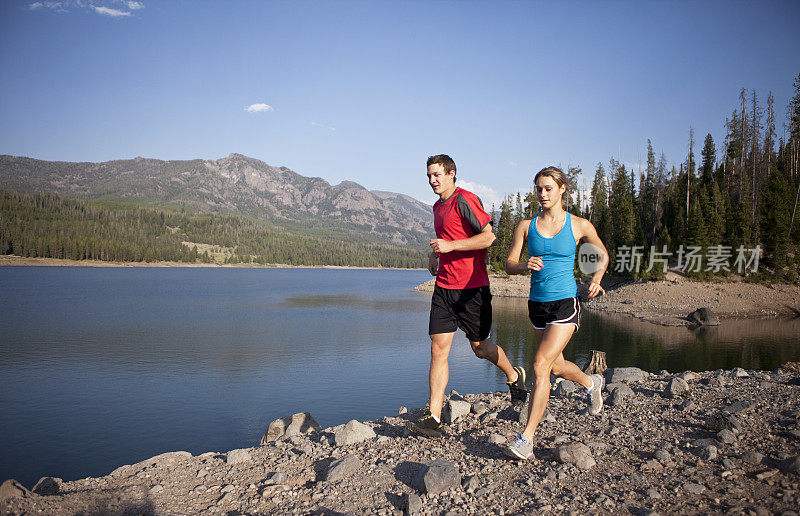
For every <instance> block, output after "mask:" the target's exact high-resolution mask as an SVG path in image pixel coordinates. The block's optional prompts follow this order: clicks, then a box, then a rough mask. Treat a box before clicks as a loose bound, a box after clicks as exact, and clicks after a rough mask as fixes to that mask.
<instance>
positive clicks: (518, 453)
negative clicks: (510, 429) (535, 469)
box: [503, 434, 533, 460]
mask: <svg viewBox="0 0 800 516" xmlns="http://www.w3.org/2000/svg"><path fill="white" fill-rule="evenodd" d="M503 452H504V453H505V454H506V455H508V456H509V457H511V458H512V459H521V460H527V459H530V458H531V457H533V443H531V442H530V441H529V440H527V439H525V438H524V437H523V436H522V434H517V437H516V438H515V439H514V442H513V443H511V444H507V445H505V446H504V447H503Z"/></svg>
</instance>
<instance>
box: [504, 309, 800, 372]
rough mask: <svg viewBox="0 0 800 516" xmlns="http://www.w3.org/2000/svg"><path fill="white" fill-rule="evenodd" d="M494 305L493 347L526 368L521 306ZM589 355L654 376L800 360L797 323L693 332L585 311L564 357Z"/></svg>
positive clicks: (528, 342) (529, 354)
mask: <svg viewBox="0 0 800 516" xmlns="http://www.w3.org/2000/svg"><path fill="white" fill-rule="evenodd" d="M493 304H494V308H495V311H494V319H495V326H494V329H493V339H494V342H496V343H498V344H500V345H502V346H503V347H504V348H505V349H506V353H507V354H508V355H509V356H510V357H513V360H512V362H513V361H515V360H516V361H519V360H524V363H526V364H530V363H531V361H532V359H533V354H534V353H535V347H536V343H535V342H534V338H533V330H532V327H531V325H530V322H529V321H528V318H527V304H526V301H525V300H524V299H513V298H497V297H496V298H494V300H493ZM591 350H599V351H604V352H605V353H606V358H607V362H608V365H609V366H610V367H615V366H619V367H622V366H636V367H641V368H642V369H645V370H647V371H653V372H657V371H659V370H661V369H666V370H668V371H684V370H687V369H691V370H693V371H706V370H715V369H730V368H733V367H743V368H745V369H767V370H771V369H775V368H776V367H778V366H779V365H781V364H783V363H785V362H787V361H790V360H798V358H800V319H797V318H795V319H754V320H723V322H722V325H721V326H717V327H708V328H698V329H694V330H693V329H690V328H686V327H672V326H659V325H655V324H652V323H649V322H645V321H641V320H639V319H636V318H634V317H630V316H627V315H616V314H605V313H597V312H591V311H589V310H584V311H583V316H582V320H581V329H580V331H579V332H578V333H577V334H576V335H575V336H574V337H573V338H572V340H571V341H570V343H569V345H568V346H567V348H566V349H565V350H564V356H565V357H566V358H567V359H568V360H572V361H573V362H575V363H576V364H578V365H579V366H581V367H583V366H584V365H585V364H586V363H587V362H588V360H589V358H590V357H591Z"/></svg>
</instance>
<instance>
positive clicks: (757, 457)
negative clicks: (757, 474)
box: [742, 450, 764, 466]
mask: <svg viewBox="0 0 800 516" xmlns="http://www.w3.org/2000/svg"><path fill="white" fill-rule="evenodd" d="M742 460H743V461H744V462H746V463H748V464H752V465H754V466H757V465H759V464H761V461H763V460H764V456H763V455H762V454H760V453H758V452H757V451H752V450H750V451H746V452H744V453H743V454H742Z"/></svg>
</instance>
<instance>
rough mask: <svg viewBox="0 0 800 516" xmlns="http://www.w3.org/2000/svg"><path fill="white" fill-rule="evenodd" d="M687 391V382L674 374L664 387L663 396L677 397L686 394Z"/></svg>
mask: <svg viewBox="0 0 800 516" xmlns="http://www.w3.org/2000/svg"><path fill="white" fill-rule="evenodd" d="M688 392H689V384H688V383H686V380H684V379H683V378H680V377H678V376H676V377H675V378H673V379H672V380H670V381H669V383H668V384H667V386H666V388H664V397H665V398H677V397H679V396H683V395H685V394H688Z"/></svg>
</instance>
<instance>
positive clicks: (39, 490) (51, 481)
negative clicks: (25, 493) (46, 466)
mask: <svg viewBox="0 0 800 516" xmlns="http://www.w3.org/2000/svg"><path fill="white" fill-rule="evenodd" d="M63 482H64V481H63V480H61V479H60V478H53V477H42V478H40V479H39V481H38V482H36V485H35V486H33V489H31V491H33V492H34V493H36V494H38V495H44V496H50V495H57V494H58V493H59V491H61V484H62V483H63Z"/></svg>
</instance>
